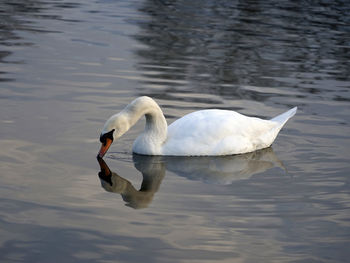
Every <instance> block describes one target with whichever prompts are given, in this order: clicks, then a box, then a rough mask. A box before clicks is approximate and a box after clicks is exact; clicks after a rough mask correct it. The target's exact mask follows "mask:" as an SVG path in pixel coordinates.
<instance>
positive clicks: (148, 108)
mask: <svg viewBox="0 0 350 263" xmlns="http://www.w3.org/2000/svg"><path fill="white" fill-rule="evenodd" d="M122 114H125V116H126V118H127V120H128V122H129V127H131V126H133V125H134V124H135V123H136V122H137V121H138V120H139V119H140V118H141V117H142V116H143V115H145V117H146V126H145V130H144V132H143V133H141V135H140V136H139V137H138V138H137V139H136V141H135V143H134V148H133V150H134V152H136V153H142V154H160V152H161V146H162V144H163V143H164V141H165V140H166V138H167V127H168V125H167V122H166V120H165V117H164V115H163V112H162V110H161V109H160V107H159V106H158V104H157V103H156V102H155V101H154V100H153V99H151V98H149V97H140V98H137V99H135V100H134V101H133V102H131V103H130V104H129V105H128V106H127V107H126V108H125V109H124V110H123V111H122ZM145 149H148V151H150V152H145Z"/></svg>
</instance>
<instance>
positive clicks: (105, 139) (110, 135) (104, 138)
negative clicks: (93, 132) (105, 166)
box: [100, 129, 115, 145]
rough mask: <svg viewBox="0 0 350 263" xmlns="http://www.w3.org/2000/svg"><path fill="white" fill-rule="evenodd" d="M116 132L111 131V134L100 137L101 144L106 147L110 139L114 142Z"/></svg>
mask: <svg viewBox="0 0 350 263" xmlns="http://www.w3.org/2000/svg"><path fill="white" fill-rule="evenodd" d="M114 131H115V129H113V130H111V131H110V132H107V133H105V134H103V135H102V134H101V136H100V142H101V143H102V144H103V145H106V143H107V138H108V139H111V140H112V141H113V132H114Z"/></svg>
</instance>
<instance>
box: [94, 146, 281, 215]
mask: <svg viewBox="0 0 350 263" xmlns="http://www.w3.org/2000/svg"><path fill="white" fill-rule="evenodd" d="M98 162H99V164H100V170H101V171H100V172H99V173H98V175H99V178H100V179H101V185H102V187H103V188H104V189H105V190H106V191H108V192H114V193H119V194H120V195H121V196H122V198H123V200H124V201H125V203H126V205H127V206H130V207H133V208H135V209H138V208H145V207H147V206H148V205H149V204H150V203H151V202H152V200H153V196H154V194H155V193H156V192H157V191H158V189H159V186H160V184H161V182H162V180H163V178H164V176H165V171H166V170H168V171H170V172H173V173H175V174H177V175H179V176H182V177H186V178H188V179H190V180H197V181H202V182H205V183H210V184H221V185H228V184H232V183H233V182H234V181H236V180H243V179H248V178H249V177H251V176H252V175H254V174H259V173H262V172H264V171H266V170H268V169H271V168H274V167H280V168H282V169H283V170H285V168H284V166H283V164H282V162H281V161H280V160H279V159H278V158H277V156H276V155H275V153H274V152H273V150H272V148H267V149H264V150H260V151H256V152H252V153H247V154H240V155H231V156H217V157H209V156H208V157H175V156H173V157H170V156H144V155H137V154H134V155H133V162H134V166H135V168H136V169H137V170H138V171H140V172H141V173H142V176H143V179H142V184H141V188H140V189H139V190H136V189H135V187H134V186H133V185H132V184H131V183H130V182H129V181H128V180H127V179H125V178H123V177H121V176H119V175H118V174H117V173H115V172H113V171H111V170H110V168H109V167H108V166H107V164H106V163H105V162H104V160H103V159H102V158H98Z"/></svg>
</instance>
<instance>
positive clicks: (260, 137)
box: [162, 110, 278, 156]
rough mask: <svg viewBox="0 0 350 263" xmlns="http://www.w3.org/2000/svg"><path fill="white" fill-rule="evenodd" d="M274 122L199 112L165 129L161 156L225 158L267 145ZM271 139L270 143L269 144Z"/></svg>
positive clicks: (209, 111) (268, 144)
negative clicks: (166, 130)
mask: <svg viewBox="0 0 350 263" xmlns="http://www.w3.org/2000/svg"><path fill="white" fill-rule="evenodd" d="M276 126H278V123H277V122H275V121H269V120H262V119H259V118H254V117H247V116H244V115H242V114H239V113H237V112H234V111H227V110H202V111H197V112H193V113H190V114H188V115H186V116H184V117H182V118H181V119H178V120H176V121H175V122H173V123H172V124H171V125H170V126H169V127H168V138H167V140H166V142H165V143H164V145H163V153H162V154H163V155H185V156H186V155H187V156H189V155H229V154H239V153H245V152H251V151H255V150H257V149H261V148H265V147H268V146H270V145H271V143H272V142H273V140H274V138H275V137H276V136H273V135H269V133H270V132H271V131H273V130H275V129H274V128H275V127H276ZM271 139H272V141H271Z"/></svg>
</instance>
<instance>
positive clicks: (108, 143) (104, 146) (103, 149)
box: [98, 138, 113, 158]
mask: <svg viewBox="0 0 350 263" xmlns="http://www.w3.org/2000/svg"><path fill="white" fill-rule="evenodd" d="M112 142H113V140H111V139H109V138H107V139H106V143H103V144H102V145H101V149H100V151H99V152H98V157H100V158H103V156H105V154H106V152H107V151H108V149H109V147H110V146H111V144H112Z"/></svg>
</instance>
